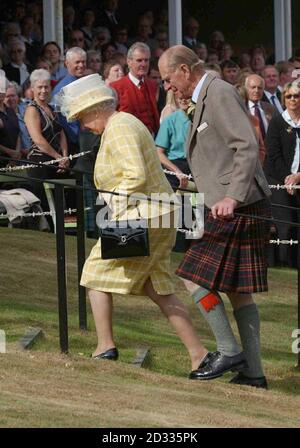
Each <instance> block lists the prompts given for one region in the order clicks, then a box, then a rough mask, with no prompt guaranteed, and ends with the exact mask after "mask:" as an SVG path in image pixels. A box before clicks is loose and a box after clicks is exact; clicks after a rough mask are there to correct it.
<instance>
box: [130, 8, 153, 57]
mask: <svg viewBox="0 0 300 448" xmlns="http://www.w3.org/2000/svg"><path fill="white" fill-rule="evenodd" d="M152 33H153V30H152V27H151V22H150V20H149V19H148V18H147V17H146V16H143V15H140V16H139V18H138V23H137V32H136V35H135V36H134V37H133V38H131V39H129V43H130V45H132V44H134V43H135V42H143V43H144V44H146V45H148V47H149V48H150V51H151V52H153V51H154V50H155V48H156V47H157V42H156V41H155V39H153V38H152V37H151V35H152Z"/></svg>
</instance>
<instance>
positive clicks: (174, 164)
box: [155, 94, 192, 252]
mask: <svg viewBox="0 0 300 448" xmlns="http://www.w3.org/2000/svg"><path fill="white" fill-rule="evenodd" d="M175 98H176V102H177V105H178V109H177V110H176V111H175V112H173V113H171V114H170V115H168V116H167V117H166V118H165V119H164V120H162V122H161V124H160V127H159V130H158V133H157V136H156V138H155V144H156V148H157V151H158V156H159V159H160V162H161V164H162V166H163V167H164V168H165V169H167V170H168V171H172V172H174V173H176V176H174V175H171V174H166V177H167V179H168V181H169V183H170V185H171V187H172V188H173V190H174V191H177V189H178V188H183V189H187V187H188V178H186V177H182V174H187V175H189V174H191V171H190V168H189V164H188V162H187V160H186V152H185V144H186V139H187V135H188V130H189V128H190V120H189V118H188V116H187V115H186V113H185V111H187V109H188V107H189V104H190V100H188V99H183V98H182V99H179V98H177V97H176V94H175ZM188 210H189V214H190V216H192V210H191V206H190V205H189V207H187V204H184V203H182V215H181V216H182V224H180V227H181V228H186V225H187V224H188V223H186V222H185V219H184V218H185V213H184V212H185V211H186V212H188ZM186 216H188V215H186ZM190 226H192V223H190ZM188 227H189V226H188ZM188 246H189V241H188V240H185V238H184V237H183V235H182V234H181V233H178V234H177V238H176V244H175V247H174V248H173V250H174V251H176V252H185V251H186V250H187V249H188Z"/></svg>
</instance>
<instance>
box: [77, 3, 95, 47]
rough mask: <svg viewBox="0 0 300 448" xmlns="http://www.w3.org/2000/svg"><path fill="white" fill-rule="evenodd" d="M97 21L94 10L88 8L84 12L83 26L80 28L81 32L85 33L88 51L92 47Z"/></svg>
mask: <svg viewBox="0 0 300 448" xmlns="http://www.w3.org/2000/svg"><path fill="white" fill-rule="evenodd" d="M95 20H96V17H95V12H94V10H93V9H91V8H86V9H85V10H84V11H83V15H82V26H81V27H80V31H82V32H83V36H84V42H85V48H86V49H89V48H90V47H91V45H92V41H93V32H94V25H95Z"/></svg>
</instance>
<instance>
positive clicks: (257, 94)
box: [245, 74, 265, 103]
mask: <svg viewBox="0 0 300 448" xmlns="http://www.w3.org/2000/svg"><path fill="white" fill-rule="evenodd" d="M245 88H246V90H247V95H248V98H249V100H250V101H253V102H254V103H256V102H257V101H260V100H261V99H262V96H263V93H264V88H265V81H264V79H263V78H262V77H261V76H259V75H255V74H253V75H248V76H247V78H246V80H245Z"/></svg>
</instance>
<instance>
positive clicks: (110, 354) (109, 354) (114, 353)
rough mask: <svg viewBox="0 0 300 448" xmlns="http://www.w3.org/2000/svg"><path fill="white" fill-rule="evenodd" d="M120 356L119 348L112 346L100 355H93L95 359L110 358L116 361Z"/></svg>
mask: <svg viewBox="0 0 300 448" xmlns="http://www.w3.org/2000/svg"><path fill="white" fill-rule="evenodd" d="M118 357H119V352H118V349H117V348H110V349H109V350H106V352H103V353H100V354H99V355H96V356H92V358H93V359H110V360H112V361H116V360H117V359H118Z"/></svg>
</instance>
